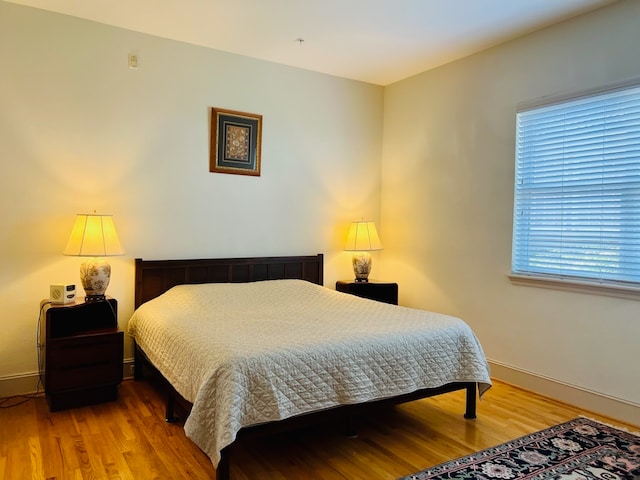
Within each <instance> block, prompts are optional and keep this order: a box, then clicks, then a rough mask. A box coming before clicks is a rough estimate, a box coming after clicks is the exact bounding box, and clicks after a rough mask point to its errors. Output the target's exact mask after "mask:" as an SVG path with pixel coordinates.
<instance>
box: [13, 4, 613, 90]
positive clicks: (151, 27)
mask: <svg viewBox="0 0 640 480" xmlns="http://www.w3.org/2000/svg"><path fill="white" fill-rule="evenodd" d="M10 1H12V3H19V4H22V5H28V6H32V7H37V8H41V9H45V10H50V11H53V12H59V13H63V14H67V15H72V16H76V17H80V18H85V19H88V20H93V21H96V22H100V23H104V24H107V25H114V26H118V27H122V28H126V29H129V30H134V31H138V32H143V33H148V34H151V35H156V36H159V37H164V38H169V39H173V40H179V41H182V42H187V43H191V44H195V45H202V46H206V47H210V48H214V49H218V50H224V51H227V52H231V53H236V54H240V55H245V56H248V57H253V58H257V59H262V60H268V61H271V62H276V63H280V64H284V65H291V66H295V67H299V68H304V69H307V70H313V71H317V72H323V73H327V74H330V75H335V76H339V77H345V78H350V79H354V80H361V81H364V82H369V83H374V84H378V85H388V84H390V83H393V82H395V81H398V80H401V79H403V78H407V77H410V76H412V75H415V74H417V73H420V72H423V71H425V70H429V69H431V68H434V67H436V66H438V65H442V64H444V63H448V62H451V61H453V60H456V59H459V58H462V57H465V56H467V55H471V54H473V53H475V52H478V51H480V50H483V49H485V48H488V47H491V46H493V45H496V44H499V43H502V42H504V41H507V40H510V39H513V38H515V37H518V36H521V35H524V34H526V33H529V32H532V31H534V30H537V29H540V28H542V27H545V26H548V25H551V24H554V23H557V22H560V21H563V20H566V19H568V18H571V17H574V16H577V15H580V14H582V13H585V12H588V11H591V10H595V9H597V8H601V7H603V6H605V5H609V4H611V3H614V2H615V1H617V0H10ZM132 47H134V48H135V46H132ZM139 54H140V56H141V61H144V52H139Z"/></svg>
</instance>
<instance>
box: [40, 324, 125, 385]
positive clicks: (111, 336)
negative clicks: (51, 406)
mask: <svg viewBox="0 0 640 480" xmlns="http://www.w3.org/2000/svg"><path fill="white" fill-rule="evenodd" d="M123 336H124V334H123V332H110V333H103V334H96V335H87V336H84V337H82V338H65V339H58V340H51V341H49V344H48V345H47V363H49V362H50V361H51V359H55V368H47V369H46V371H45V386H46V388H47V390H48V391H50V392H55V391H61V390H67V389H74V388H87V387H92V386H96V385H107V384H113V383H119V382H120V381H121V380H122V348H123Z"/></svg>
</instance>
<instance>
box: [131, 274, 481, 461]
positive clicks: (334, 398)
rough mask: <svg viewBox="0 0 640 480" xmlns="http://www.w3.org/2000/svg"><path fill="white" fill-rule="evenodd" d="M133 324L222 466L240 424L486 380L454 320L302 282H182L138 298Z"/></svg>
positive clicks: (194, 431)
mask: <svg viewBox="0 0 640 480" xmlns="http://www.w3.org/2000/svg"><path fill="white" fill-rule="evenodd" d="M129 334H130V335H131V336H133V337H134V338H135V341H136V342H137V344H138V345H139V346H140V347H141V348H142V350H143V351H144V352H145V353H146V354H147V356H148V357H149V359H150V360H151V361H152V362H153V364H154V365H155V366H156V367H157V368H158V370H159V371H160V372H161V373H162V374H163V375H164V376H165V378H167V380H169V382H170V383H171V384H172V385H173V386H174V387H175V389H176V390H177V391H178V392H179V393H180V394H181V395H182V396H183V397H184V398H185V399H187V400H189V401H190V402H191V403H193V409H192V411H191V414H190V416H189V418H188V419H187V421H186V423H185V426H184V428H185V432H186V434H187V436H188V437H189V438H191V439H192V440H193V441H194V442H195V443H196V444H197V445H198V446H199V447H200V448H201V449H202V450H203V451H204V452H205V453H206V454H207V455H208V456H209V458H210V459H211V461H212V462H213V464H214V466H217V464H218V462H219V459H220V451H221V450H222V449H223V448H224V447H225V446H227V445H229V444H231V443H232V442H233V441H234V440H235V437H236V434H237V432H238V431H239V430H240V429H241V428H242V427H245V426H249V425H254V424H258V423H263V422H268V421H272V420H280V419H284V418H287V417H291V416H294V415H298V414H302V413H307V412H311V411H317V410H322V409H326V408H330V407H334V406H336V405H340V404H352V403H361V402H366V401H370V400H375V399H381V398H385V397H391V396H396V395H400V394H403V393H409V392H412V391H415V390H418V389H421V388H433V387H438V386H441V385H444V384H447V383H450V382H478V383H479V391H480V393H481V394H482V393H483V392H484V391H485V390H486V389H487V388H489V386H490V384H491V380H490V378H489V369H488V366H487V362H486V359H485V357H484V354H483V351H482V347H481V346H480V344H479V342H478V340H477V339H476V337H475V335H474V334H473V332H472V331H471V329H470V328H469V326H468V325H467V324H466V323H464V322H463V321H462V320H459V319H457V318H453V317H449V316H445V315H441V314H436V313H432V312H426V311H422V310H416V309H410V308H404V307H398V306H395V305H387V304H384V303H379V302H374V301H371V300H365V299H362V298H358V297H355V296H351V295H347V294H344V293H339V292H336V291H334V290H330V289H328V288H324V287H321V286H319V285H315V284H312V283H309V282H306V281H302V280H272V281H264V282H254V283H234V284H227V283H217V284H215V283H214V284H202V285H181V286H177V287H173V288H172V289H171V290H169V291H167V292H166V293H164V294H163V295H161V296H159V297H157V298H155V299H153V300H150V301H149V302H147V303H145V304H144V305H142V306H140V308H138V309H137V310H136V312H135V313H134V314H133V317H132V318H131V320H130V321H129Z"/></svg>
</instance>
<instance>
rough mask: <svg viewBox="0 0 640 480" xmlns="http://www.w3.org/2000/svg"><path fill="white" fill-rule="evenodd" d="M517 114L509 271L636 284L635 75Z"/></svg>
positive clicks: (639, 109) (639, 247)
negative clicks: (629, 81)
mask: <svg viewBox="0 0 640 480" xmlns="http://www.w3.org/2000/svg"><path fill="white" fill-rule="evenodd" d="M516 121H517V123H516V173H515V202H514V227H513V252H512V273H513V274H515V275H516V276H521V275H525V276H526V275H531V276H535V277H543V278H544V277H547V278H552V279H555V280H569V281H572V280H577V281H578V282H581V281H584V282H587V283H589V282H596V283H604V284H615V283H617V282H620V283H623V284H628V285H629V286H630V287H640V84H638V83H636V84H635V85H626V86H622V87H620V86H619V87H615V88H611V89H609V90H605V91H600V92H597V93H593V92H591V93H589V94H585V95H580V96H576V97H573V98H570V99H567V98H564V99H562V100H555V101H553V102H547V103H546V104H545V105H539V104H538V105H535V106H531V105H529V106H523V107H521V108H519V111H518V113H517V119H516ZM634 284H637V285H634Z"/></svg>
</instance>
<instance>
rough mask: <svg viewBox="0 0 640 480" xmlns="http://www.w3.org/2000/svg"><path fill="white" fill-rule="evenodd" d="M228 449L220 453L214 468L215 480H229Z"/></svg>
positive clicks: (229, 453)
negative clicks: (218, 460) (216, 465)
mask: <svg viewBox="0 0 640 480" xmlns="http://www.w3.org/2000/svg"><path fill="white" fill-rule="evenodd" d="M229 448H230V447H224V448H223V449H222V451H221V452H220V462H219V463H218V467H217V468H216V480H229V474H230V458H229V457H230V456H231V452H230V450H229Z"/></svg>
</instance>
